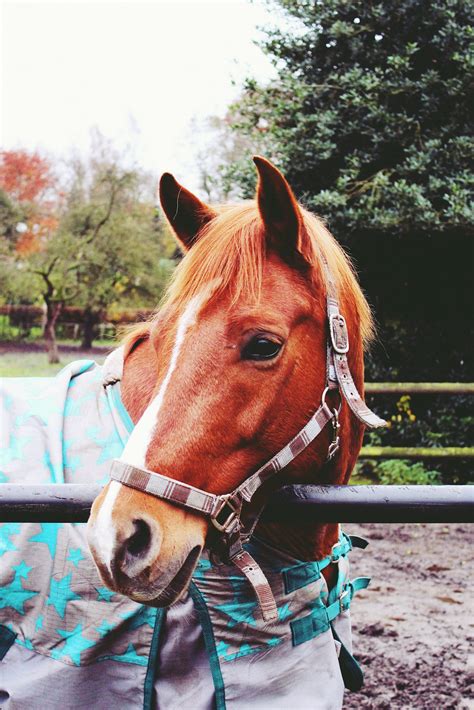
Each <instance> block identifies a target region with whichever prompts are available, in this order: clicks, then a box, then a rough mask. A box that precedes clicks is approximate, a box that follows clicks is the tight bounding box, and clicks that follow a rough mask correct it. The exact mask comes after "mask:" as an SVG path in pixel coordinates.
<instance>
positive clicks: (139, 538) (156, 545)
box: [88, 158, 380, 707]
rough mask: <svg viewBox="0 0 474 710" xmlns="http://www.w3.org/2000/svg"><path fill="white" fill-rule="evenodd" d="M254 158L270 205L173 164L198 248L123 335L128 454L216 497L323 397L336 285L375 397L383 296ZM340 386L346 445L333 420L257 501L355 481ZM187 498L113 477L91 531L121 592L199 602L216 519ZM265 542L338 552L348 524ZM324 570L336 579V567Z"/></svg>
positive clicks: (266, 527) (160, 603) (354, 446)
mask: <svg viewBox="0 0 474 710" xmlns="http://www.w3.org/2000/svg"><path fill="white" fill-rule="evenodd" d="M254 162H255V164H256V167H257V171H258V176H259V182H258V189H257V196H256V201H249V202H244V203H241V204H236V205H226V206H220V207H216V208H214V207H210V206H208V205H206V204H204V203H203V202H201V201H200V200H199V199H198V198H197V197H195V196H194V195H193V194H191V193H190V192H189V191H188V190H186V189H185V188H184V187H182V186H181V185H179V184H178V183H177V182H176V180H175V179H174V178H173V176H172V175H170V174H165V175H164V176H163V177H162V179H161V183H160V198H161V204H162V206H163V210H164V212H165V214H166V216H167V218H168V221H169V223H170V225H171V227H172V229H173V231H174V233H175V235H176V237H177V239H178V241H179V243H180V246H181V247H182V249H183V250H184V251H185V252H186V254H185V257H184V259H183V260H182V262H181V263H180V265H179V266H178V267H177V269H176V271H175V275H174V277H173V280H172V283H171V285H170V287H169V289H168V292H167V294H166V296H165V299H164V302H163V304H162V307H161V308H160V310H159V312H158V313H157V314H156V316H154V317H153V318H152V319H151V320H150V321H149V322H147V323H145V324H142V325H140V326H138V327H136V328H135V329H134V330H133V331H132V332H131V333H130V334H129V335H128V337H127V338H126V341H125V345H124V356H123V358H124V369H123V377H122V399H123V403H124V405H125V407H126V409H127V410H128V412H129V414H130V416H131V418H132V420H133V422H134V423H135V428H134V430H133V431H132V433H131V435H130V438H129V440H128V442H127V444H126V446H125V448H124V450H123V453H122V455H121V458H120V462H119V463H120V465H121V466H122V467H125V468H127V467H128V468H131V469H133V470H134V471H146V472H151V473H152V474H153V473H154V472H156V473H157V474H160V475H161V476H162V477H163V476H165V477H167V478H166V479H164V480H165V482H166V481H167V480H168V479H173V480H174V481H177V482H180V483H182V484H184V485H185V486H188V487H193V488H192V489H191V488H189V490H194V489H198V492H199V491H200V492H203V491H204V492H207V493H209V494H213V496H214V497H219V496H221V497H222V496H224V494H229V493H230V492H231V491H234V489H236V488H237V487H238V486H239V485H240V484H242V483H243V482H244V481H245V480H246V479H247V478H248V477H249V476H250V475H251V474H252V473H253V472H254V471H256V470H257V469H258V468H259V467H260V466H261V465H262V464H264V463H265V462H266V461H268V460H269V459H271V457H272V456H274V454H275V452H278V451H280V450H281V449H282V448H283V447H285V445H286V444H287V443H288V442H289V440H290V439H291V438H292V437H294V436H295V435H296V434H297V433H298V432H299V431H300V430H301V429H302V428H304V426H305V425H306V424H307V422H308V420H309V419H310V418H311V417H312V415H313V414H314V412H315V411H316V410H317V409H318V406H320V404H321V398H322V394H323V391H324V390H325V388H326V386H327V378H328V373H327V362H328V361H327V349H328V347H327V344H328V342H330V334H329V326H328V316H327V309H326V305H327V297H328V290H329V288H330V287H331V288H332V289H333V290H335V291H336V292H337V298H338V303H339V307H340V311H341V313H343V314H344V316H345V322H346V323H347V334H348V339H349V342H350V348H349V349H348V352H347V365H348V368H349V371H350V374H352V378H353V384H354V385H355V388H357V390H358V391H359V392H361V393H362V392H363V369H364V366H363V350H364V344H365V343H367V342H368V341H369V340H370V338H371V336H372V320H371V315H370V310H369V307H368V305H367V302H366V300H365V298H364V296H363V294H362V292H361V290H360V287H359V286H358V283H357V281H356V278H355V276H354V273H353V271H352V268H351V265H350V263H349V261H348V259H347V257H346V256H345V255H344V253H343V252H342V250H341V248H340V247H339V246H338V244H337V243H336V241H335V240H334V238H333V237H332V236H331V234H330V233H329V232H328V230H327V229H326V228H325V226H324V225H323V224H322V222H321V221H320V220H319V219H317V218H316V217H315V216H314V215H312V214H310V213H309V212H308V211H306V210H305V209H303V208H302V207H301V206H300V205H299V204H298V203H297V201H296V199H295V197H294V195H293V193H292V191H291V188H290V187H289V185H288V183H287V182H286V180H285V178H284V177H283V176H282V174H281V173H280V172H279V171H278V170H277V169H276V168H275V167H274V166H273V165H272V164H271V163H269V162H268V161H266V160H265V159H263V158H255V159H254ZM329 279H330V280H331V283H332V286H331V285H330V284H329V283H328V280H329ZM342 320H343V319H342ZM341 327H342V326H341ZM336 352H339V350H336ZM341 352H345V349H343V350H341ZM345 357H346V355H344V358H345ZM341 360H342V355H341ZM350 374H349V377H350ZM344 377H345V375H344ZM328 396H329V399H331V405H330V407H329V412H330V414H329V417H333V412H334V414H336V420H337V412H338V411H339V415H338V422H337V421H336V423H338V424H339V426H340V430H339V440H338V442H337V443H338V451H337V454H336V455H335V456H334V457H332V458H331V460H329V461H328V460H327V459H328V450H329V448H330V445H331V441H332V440H333V438H332V435H333V429H332V427H331V426H327V427H325V428H323V430H322V431H321V433H320V435H319V436H317V438H315V439H314V441H312V442H311V443H309V445H307V446H306V448H304V450H301V451H298V455H297V456H295V457H294V458H293V460H291V461H290V462H289V463H288V464H287V465H286V466H285V467H284V468H283V469H282V470H281V471H280V472H278V473H277V474H276V475H275V476H273V478H272V480H271V481H270V480H269V481H268V483H267V482H265V483H264V484H263V486H262V487H261V488H260V489H259V490H258V491H257V493H256V496H255V500H256V507H257V508H258V509H260V508H261V507H262V505H263V502H264V500H265V498H266V496H267V495H268V492H269V490H271V489H274V488H275V486H280V485H282V484H288V483H332V484H345V483H347V482H348V480H349V477H350V474H351V471H352V469H353V467H354V464H355V462H356V459H357V456H358V453H359V450H360V447H361V443H362V436H363V429H364V425H363V421H361V418H360V417H359V418H358V417H357V416H355V415H354V413H353V412H352V411H351V408H350V406H349V404H350V403H349V404H348V402H347V401H346V399H347V396H342V395H340V394H339V395H338V393H337V391H335V392H329V393H328ZM326 409H327V408H326ZM367 411H368V410H367ZM333 424H334V422H333ZM374 425H375V426H378V425H380V422H376V423H375V424H374ZM214 499H218V498H214ZM223 499H224V498H223ZM219 500H220V499H219ZM179 502H180V501H179V500H176V499H173V498H172V497H170V496H168V499H167V496H159V497H156V496H154V495H150V494H149V493H148V492H147V491H146V490H145V487H144V486H142V487H141V488H140V486H138V485H126V484H125V483H124V482H123V479H120V478H119V477H116V478H115V480H111V481H110V482H109V483H108V485H107V486H106V487H105V488H104V490H103V492H102V493H101V494H100V495H99V497H98V498H97V499H96V501H95V502H94V505H93V508H92V513H91V517H90V520H89V523H88V540H89V545H90V549H91V552H92V555H93V558H94V561H95V563H96V565H97V567H98V570H99V572H100V575H101V577H102V579H103V581H104V583H105V584H106V585H107V586H108V587H109V588H110V589H111V590H114V592H119V593H121V594H124V595H126V596H128V597H130V598H131V599H133V600H135V601H138V602H141V603H144V604H147V605H151V606H155V607H168V606H170V605H173V604H175V603H176V602H177V601H178V600H182V599H184V598H185V596H186V592H187V589H188V586H189V584H190V581H191V578H192V577H193V573H195V569H196V565H197V564H198V561H199V559H200V557H201V554H202V552H203V550H204V549H205V548H206V545H207V542H208V541H209V538H210V527H212V526H210V522H209V516H206V515H204V514H202V512H200V511H199V509H198V507H195V508H194V509H193V507H192V506H191V507H189V506H182V505H180V504H179ZM254 502H255V501H253V502H252V505H253V504H254ZM256 538H257V539H261V540H264V541H265V544H266V545H268V546H270V549H275V550H278V551H280V552H281V554H282V555H284V556H286V557H287V558H288V559H289V558H291V559H296V560H298V561H300V562H301V563H303V562H305V561H307V562H310V561H312V560H322V559H325V558H328V556H329V559H330V560H331V551H332V550H333V549H334V547H335V546H336V545H337V544H338V540H340V531H339V525H337V524H335V523H331V524H326V523H320V522H317V521H315V522H314V523H298V522H297V521H296V522H294V523H291V524H290V523H264V522H259V523H257V526H256ZM250 559H252V558H250ZM257 567H258V566H257ZM258 569H259V568H258ZM243 571H244V573H246V571H245V570H243ZM254 571H255V570H253V571H252V573H254ZM247 572H248V570H247ZM322 574H323V576H324V578H325V583H326V585H327V588H328V589H329V590H330V589H331V588H332V587H333V586H334V584H335V583H336V581H337V564H335V563H331V564H328V565H327V566H326V567H325V568H324V569H323V570H322ZM247 576H248V575H247ZM244 581H245V580H244ZM265 582H266V580H265ZM255 623H256V624H265V621H263V622H262V620H261V619H259V620H257V621H256V622H255ZM243 682H245V680H244V681H243ZM288 697H289V698H290V699H291V695H290V696H288ZM339 703H340V700H334V704H331V705H330V707H338V706H339ZM264 706H265V705H262V703H261V702H260V704H257V705H255V707H264ZM313 706H317V707H320V706H319V705H313V704H310V703H308V707H313ZM236 707H239V705H238V704H237V705H236ZM242 707H244V705H242ZM245 707H246V705H245ZM273 707H274V705H273ZM305 707H306V705H305ZM321 707H323V706H321ZM324 707H326V705H324Z"/></svg>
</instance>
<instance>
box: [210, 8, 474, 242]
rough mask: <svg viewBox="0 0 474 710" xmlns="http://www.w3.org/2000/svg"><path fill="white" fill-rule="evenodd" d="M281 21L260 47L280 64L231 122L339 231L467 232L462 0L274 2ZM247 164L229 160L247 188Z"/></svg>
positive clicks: (466, 59) (468, 54)
mask: <svg viewBox="0 0 474 710" xmlns="http://www.w3.org/2000/svg"><path fill="white" fill-rule="evenodd" d="M269 5H270V7H271V8H272V9H275V10H280V11H281V10H283V13H284V16H285V17H286V19H287V22H288V24H287V26H285V28H284V29H269V30H266V35H267V37H266V40H265V41H264V42H263V50H264V51H265V52H266V53H267V54H269V55H270V56H271V57H272V59H273V61H274V63H275V66H276V69H277V71H278V79H277V80H276V81H273V82H271V83H270V84H269V85H267V86H259V85H258V84H257V83H256V82H255V81H254V80H249V81H247V83H246V85H245V87H244V91H243V95H242V97H241V98H240V99H239V102H238V103H237V104H235V105H234V106H233V107H232V109H231V112H230V118H231V119H232V120H233V127H234V130H235V131H237V132H238V133H240V134H243V135H245V136H246V137H247V139H251V140H252V141H253V146H254V149H255V150H256V151H259V152H262V153H264V154H265V155H267V156H268V157H270V158H273V159H274V160H275V161H276V162H277V164H278V165H279V166H280V167H281V168H282V169H283V170H284V172H285V174H286V176H287V177H288V179H289V181H290V183H291V185H292V186H293V187H294V189H295V190H296V192H297V194H298V195H299V196H300V197H301V198H303V199H304V201H305V202H306V203H307V204H308V206H309V207H310V208H312V209H314V210H315V211H317V212H319V213H322V214H323V215H324V217H325V218H326V219H327V220H328V222H329V224H330V227H331V229H332V230H333V231H334V232H335V233H336V234H337V235H338V236H339V237H340V238H342V239H344V240H347V239H350V236H351V235H353V234H355V233H359V232H361V231H364V232H365V233H366V232H367V231H374V232H377V233H378V234H380V233H381V232H382V233H390V234H397V235H400V234H402V233H406V234H408V233H410V232H413V231H416V232H426V233H429V234H433V232H440V233H443V232H448V231H451V230H453V229H458V230H459V229H460V230H468V231H472V225H473V221H474V220H473V217H474V214H473V208H472V201H471V200H472V188H473V177H472V172H471V171H470V166H469V158H470V155H472V149H473V140H472V137H471V133H470V129H469V125H470V119H469V100H468V98H469V97H468V87H469V86H470V85H471V84H470V82H469V79H470V78H471V77H472V37H473V31H472V19H473V15H474V13H473V5H472V3H469V2H467V0H434V1H433V2H431V3H426V2H422V1H421V0H378V1H377V2H373V3H367V2H362V1H361V0H359V1H356V2H351V3H348V2H346V0H325V1H324V2H313V1H312V0H272V2H270V3H269ZM246 163H247V156H245V157H244V159H243V160H242V161H234V162H233V163H232V164H231V165H227V166H225V167H224V169H223V172H224V177H225V179H226V180H227V181H228V182H229V183H230V184H235V182H237V183H238V184H239V185H240V188H241V193H242V195H243V196H246V197H248V196H251V195H252V193H253V189H254V177H253V174H252V173H251V172H249V168H248V165H247V164H246Z"/></svg>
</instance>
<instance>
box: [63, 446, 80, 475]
mask: <svg viewBox="0 0 474 710" xmlns="http://www.w3.org/2000/svg"><path fill="white" fill-rule="evenodd" d="M73 443H74V442H73V441H71V440H68V441H63V462H64V468H65V469H67V470H68V471H70V472H71V473H72V475H74V474H75V473H76V471H77V469H78V468H79V466H80V465H81V462H82V460H81V457H80V456H79V455H78V454H77V453H76V454H74V455H71V454H70V452H69V449H70V448H71V446H72V445H73Z"/></svg>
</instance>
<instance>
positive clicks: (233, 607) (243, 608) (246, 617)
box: [215, 599, 257, 629]
mask: <svg viewBox="0 0 474 710" xmlns="http://www.w3.org/2000/svg"><path fill="white" fill-rule="evenodd" d="M256 607H257V602H242V601H239V600H236V599H232V600H230V601H228V602H224V604H218V605H217V606H216V607H215V608H216V609H217V610H219V611H220V612H222V613H223V614H225V615H226V616H228V617H229V621H228V623H227V626H228V627H229V629H232V628H234V626H237V624H248V625H249V626H256V625H257V622H256V621H255V619H254V617H253V613H254V611H255V609H256Z"/></svg>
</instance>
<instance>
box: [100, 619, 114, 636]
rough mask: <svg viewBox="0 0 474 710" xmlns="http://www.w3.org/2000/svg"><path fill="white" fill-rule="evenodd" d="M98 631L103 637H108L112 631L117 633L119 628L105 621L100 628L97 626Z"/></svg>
mask: <svg viewBox="0 0 474 710" xmlns="http://www.w3.org/2000/svg"><path fill="white" fill-rule="evenodd" d="M95 628H96V631H98V632H99V634H100V635H101V637H102V636H107V634H109V633H110V632H111V631H115V629H116V628H117V627H116V626H115V625H114V624H109V622H108V621H105V620H104V621H103V622H102V623H101V625H100V626H96V627H95Z"/></svg>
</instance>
